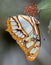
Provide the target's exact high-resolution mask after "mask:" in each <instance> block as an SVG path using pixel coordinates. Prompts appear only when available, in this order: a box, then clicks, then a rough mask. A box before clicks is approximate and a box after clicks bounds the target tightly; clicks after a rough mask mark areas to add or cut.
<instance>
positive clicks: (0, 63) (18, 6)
mask: <svg viewBox="0 0 51 65" xmlns="http://www.w3.org/2000/svg"><path fill="white" fill-rule="evenodd" d="M31 3H36V4H37V5H38V10H39V11H40V12H39V15H38V18H39V21H40V32H41V48H40V53H39V55H38V57H37V59H36V60H35V61H34V62H28V61H27V60H26V59H25V55H24V54H23V52H22V50H21V49H20V48H19V46H18V45H17V44H16V42H15V40H13V39H12V37H11V36H10V35H9V33H7V32H6V31H5V29H6V20H7V19H8V17H9V16H16V15H18V14H24V12H23V10H24V7H25V6H27V5H29V4H31ZM50 20H51V0H0V65H35V64H36V65H51V32H50V33H48V26H49V23H50ZM49 28H50V30H51V25H50V26H49Z"/></svg>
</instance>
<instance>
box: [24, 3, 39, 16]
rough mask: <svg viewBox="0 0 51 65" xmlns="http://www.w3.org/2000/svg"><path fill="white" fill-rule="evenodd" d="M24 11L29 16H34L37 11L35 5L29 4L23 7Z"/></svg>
mask: <svg viewBox="0 0 51 65" xmlns="http://www.w3.org/2000/svg"><path fill="white" fill-rule="evenodd" d="M24 11H25V13H27V14H28V15H30V16H36V15H37V13H38V9H37V5H36V4H31V5H29V6H27V7H25V9H24Z"/></svg>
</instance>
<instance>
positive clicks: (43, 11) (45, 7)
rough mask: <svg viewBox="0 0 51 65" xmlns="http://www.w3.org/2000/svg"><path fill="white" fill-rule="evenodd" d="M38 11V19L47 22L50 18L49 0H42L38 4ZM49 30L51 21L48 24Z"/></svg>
mask: <svg viewBox="0 0 51 65" xmlns="http://www.w3.org/2000/svg"><path fill="white" fill-rule="evenodd" d="M38 11H39V15H40V19H42V21H44V23H45V21H46V22H49V21H50V20H51V0H44V1H42V2H41V3H39V4H38ZM48 28H49V30H51V22H50V23H49V25H48Z"/></svg>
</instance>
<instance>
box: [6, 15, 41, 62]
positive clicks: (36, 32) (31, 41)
mask: <svg viewBox="0 0 51 65" xmlns="http://www.w3.org/2000/svg"><path fill="white" fill-rule="evenodd" d="M6 24H7V29H6V31H7V32H9V33H10V35H11V36H12V38H13V39H14V40H16V42H17V44H18V45H19V46H20V48H21V49H22V51H23V52H24V54H25V56H26V59H27V60H28V61H34V60H35V59H36V57H37V56H38V53H39V50H40V46H41V36H40V29H39V24H40V22H39V21H38V20H37V19H36V18H35V17H33V16H28V15H17V16H10V17H9V18H8V19H7V21H6Z"/></svg>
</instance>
